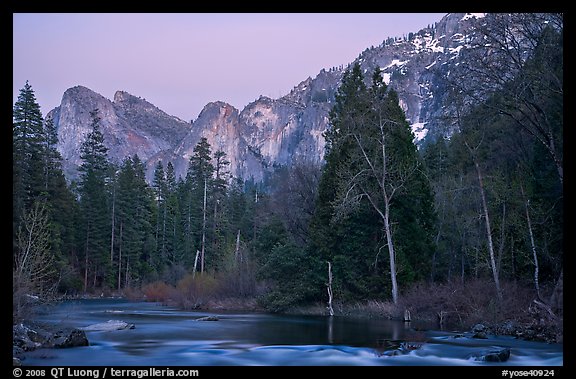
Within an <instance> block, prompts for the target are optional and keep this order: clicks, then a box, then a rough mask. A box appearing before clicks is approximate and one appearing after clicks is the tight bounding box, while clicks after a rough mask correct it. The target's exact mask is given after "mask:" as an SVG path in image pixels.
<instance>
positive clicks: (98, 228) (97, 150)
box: [80, 109, 110, 291]
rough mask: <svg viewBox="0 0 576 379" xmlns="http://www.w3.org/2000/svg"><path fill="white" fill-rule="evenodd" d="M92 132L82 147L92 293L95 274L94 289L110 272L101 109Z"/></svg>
mask: <svg viewBox="0 0 576 379" xmlns="http://www.w3.org/2000/svg"><path fill="white" fill-rule="evenodd" d="M90 117H91V118H92V123H91V127H92V129H91V131H90V132H89V133H88V135H87V136H86V140H85V141H84V143H83V144H82V147H81V156H80V157H81V158H82V165H81V166H80V209H81V212H82V220H83V222H82V225H83V227H82V229H83V250H84V291H87V290H88V285H89V274H90V270H91V271H92V272H91V274H92V278H93V280H92V287H96V286H97V285H101V284H102V280H103V278H104V274H105V273H106V271H107V270H108V269H109V264H110V262H109V259H108V257H109V246H110V245H109V242H110V239H109V237H110V228H109V221H110V217H109V215H108V202H107V198H106V180H107V173H108V155H107V152H108V148H107V147H106V146H104V135H103V134H102V132H101V131H100V117H99V116H98V109H95V110H93V111H91V112H90Z"/></svg>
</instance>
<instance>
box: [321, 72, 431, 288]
mask: <svg viewBox="0 0 576 379" xmlns="http://www.w3.org/2000/svg"><path fill="white" fill-rule="evenodd" d="M379 72H380V70H379V69H378V68H377V69H376V71H375V73H374V75H373V77H372V85H371V87H366V86H365V84H364V78H363V76H362V74H361V71H360V68H359V66H358V65H356V66H354V67H353V68H352V70H351V71H349V72H347V73H346V74H345V75H344V78H343V80H342V85H341V87H340V88H339V90H338V93H337V95H336V104H335V106H334V108H333V109H332V112H331V114H330V121H331V126H332V128H331V129H330V131H329V132H327V133H326V138H327V146H328V150H327V155H326V158H325V159H326V166H325V168H324V172H323V175H322V178H321V180H320V185H319V189H318V200H317V207H316V214H315V216H314V218H313V220H312V225H311V233H312V237H313V239H312V245H311V248H312V252H313V253H316V254H318V256H319V257H320V258H321V259H322V260H330V261H333V262H334V280H335V283H336V286H337V287H339V288H340V290H341V291H342V292H341V296H344V297H352V298H358V297H361V298H368V297H370V296H374V295H377V296H379V295H380V296H381V295H382V293H383V290H384V289H385V288H386V287H387V280H386V279H385V277H386V272H388V273H389V268H387V264H386V263H385V262H386V261H388V262H389V259H387V257H388V252H387V251H386V249H383V247H384V246H385V245H386V244H387V243H388V241H386V236H385V234H384V230H383V228H384V224H383V221H384V220H383V218H382V215H380V214H379V213H378V210H377V208H378V209H379V210H380V211H382V212H383V214H384V212H387V211H385V209H386V207H388V206H389V207H390V214H389V218H390V220H391V223H392V235H393V236H394V245H395V250H396V262H397V264H398V270H397V271H398V275H399V281H401V282H402V283H406V284H409V283H411V282H412V281H414V280H416V279H421V278H423V277H426V276H427V275H428V272H427V271H428V270H429V266H430V264H429V262H430V261H431V256H432V253H433V247H432V244H431V242H432V235H433V230H434V225H435V214H434V209H433V197H432V192H431V189H430V187H429V185H428V181H427V179H426V177H425V175H424V171H423V170H424V168H423V166H422V165H421V163H420V158H419V156H418V153H417V150H416V147H415V146H414V144H413V143H412V139H413V136H412V133H411V132H410V129H409V127H408V124H407V122H406V120H405V116H404V113H403V112H402V110H401V109H400V107H399V105H398V97H397V94H396V93H395V92H394V91H393V90H391V89H388V88H387V87H386V85H385V84H384V83H383V81H382V78H381V76H380V73H379ZM383 145H384V146H385V149H386V150H385V151H383V150H382V146H383ZM384 165H385V166H384ZM382 167H385V169H383V168H382ZM380 172H385V173H386V174H385V176H379V173H380ZM351 183H355V184H354V185H351ZM359 190H360V191H359ZM358 191H359V192H358ZM384 191H385V192H384ZM369 199H372V200H371V201H368V200H369ZM386 204H389V205H386ZM390 243H392V242H390ZM388 275H389V274H388Z"/></svg>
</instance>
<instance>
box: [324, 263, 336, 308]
mask: <svg viewBox="0 0 576 379" xmlns="http://www.w3.org/2000/svg"><path fill="white" fill-rule="evenodd" d="M327 263H328V284H326V287H327V289H328V312H330V316H334V308H332V264H331V263H330V262H327Z"/></svg>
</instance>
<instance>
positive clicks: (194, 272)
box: [192, 250, 200, 279]
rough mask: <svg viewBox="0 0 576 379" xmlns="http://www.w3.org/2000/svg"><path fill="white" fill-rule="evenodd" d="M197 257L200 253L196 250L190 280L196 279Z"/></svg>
mask: <svg viewBox="0 0 576 379" xmlns="http://www.w3.org/2000/svg"><path fill="white" fill-rule="evenodd" d="M198 255H200V251H199V250H196V258H194V268H193V269H192V279H194V278H195V277H196V267H198Z"/></svg>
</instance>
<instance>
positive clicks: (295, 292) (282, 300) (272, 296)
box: [260, 242, 326, 312]
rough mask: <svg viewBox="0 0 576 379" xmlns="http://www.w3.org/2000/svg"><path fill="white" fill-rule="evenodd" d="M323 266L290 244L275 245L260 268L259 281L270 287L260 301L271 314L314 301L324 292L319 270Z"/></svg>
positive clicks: (323, 279) (323, 266) (323, 265)
mask: <svg viewBox="0 0 576 379" xmlns="http://www.w3.org/2000/svg"><path fill="white" fill-rule="evenodd" d="M324 268H325V264H323V263H322V262H321V261H319V260H318V259H316V258H315V257H314V256H312V255H310V254H307V252H306V251H305V250H303V249H302V248H300V247H298V246H295V245H294V244H292V243H289V242H288V243H286V244H281V243H278V244H276V246H275V247H274V248H273V249H272V250H271V251H270V254H269V256H268V258H267V260H266V263H264V265H263V266H262V267H261V270H260V273H261V274H260V275H261V278H262V279H269V280H271V281H272V283H273V288H272V290H271V291H270V292H269V293H268V294H266V295H265V296H263V297H262V298H261V299H260V302H261V303H262V305H263V306H264V307H265V308H266V309H268V310H269V311H272V312H281V311H284V310H286V309H288V308H290V307H293V306H294V305H297V304H302V303H304V304H305V303H309V302H310V301H313V300H316V299H318V298H319V297H320V296H321V293H323V292H324V283H323V282H324V281H325V280H326V279H325V278H323V277H322V275H321V274H319V273H320V272H321V270H323V269H324Z"/></svg>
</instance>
